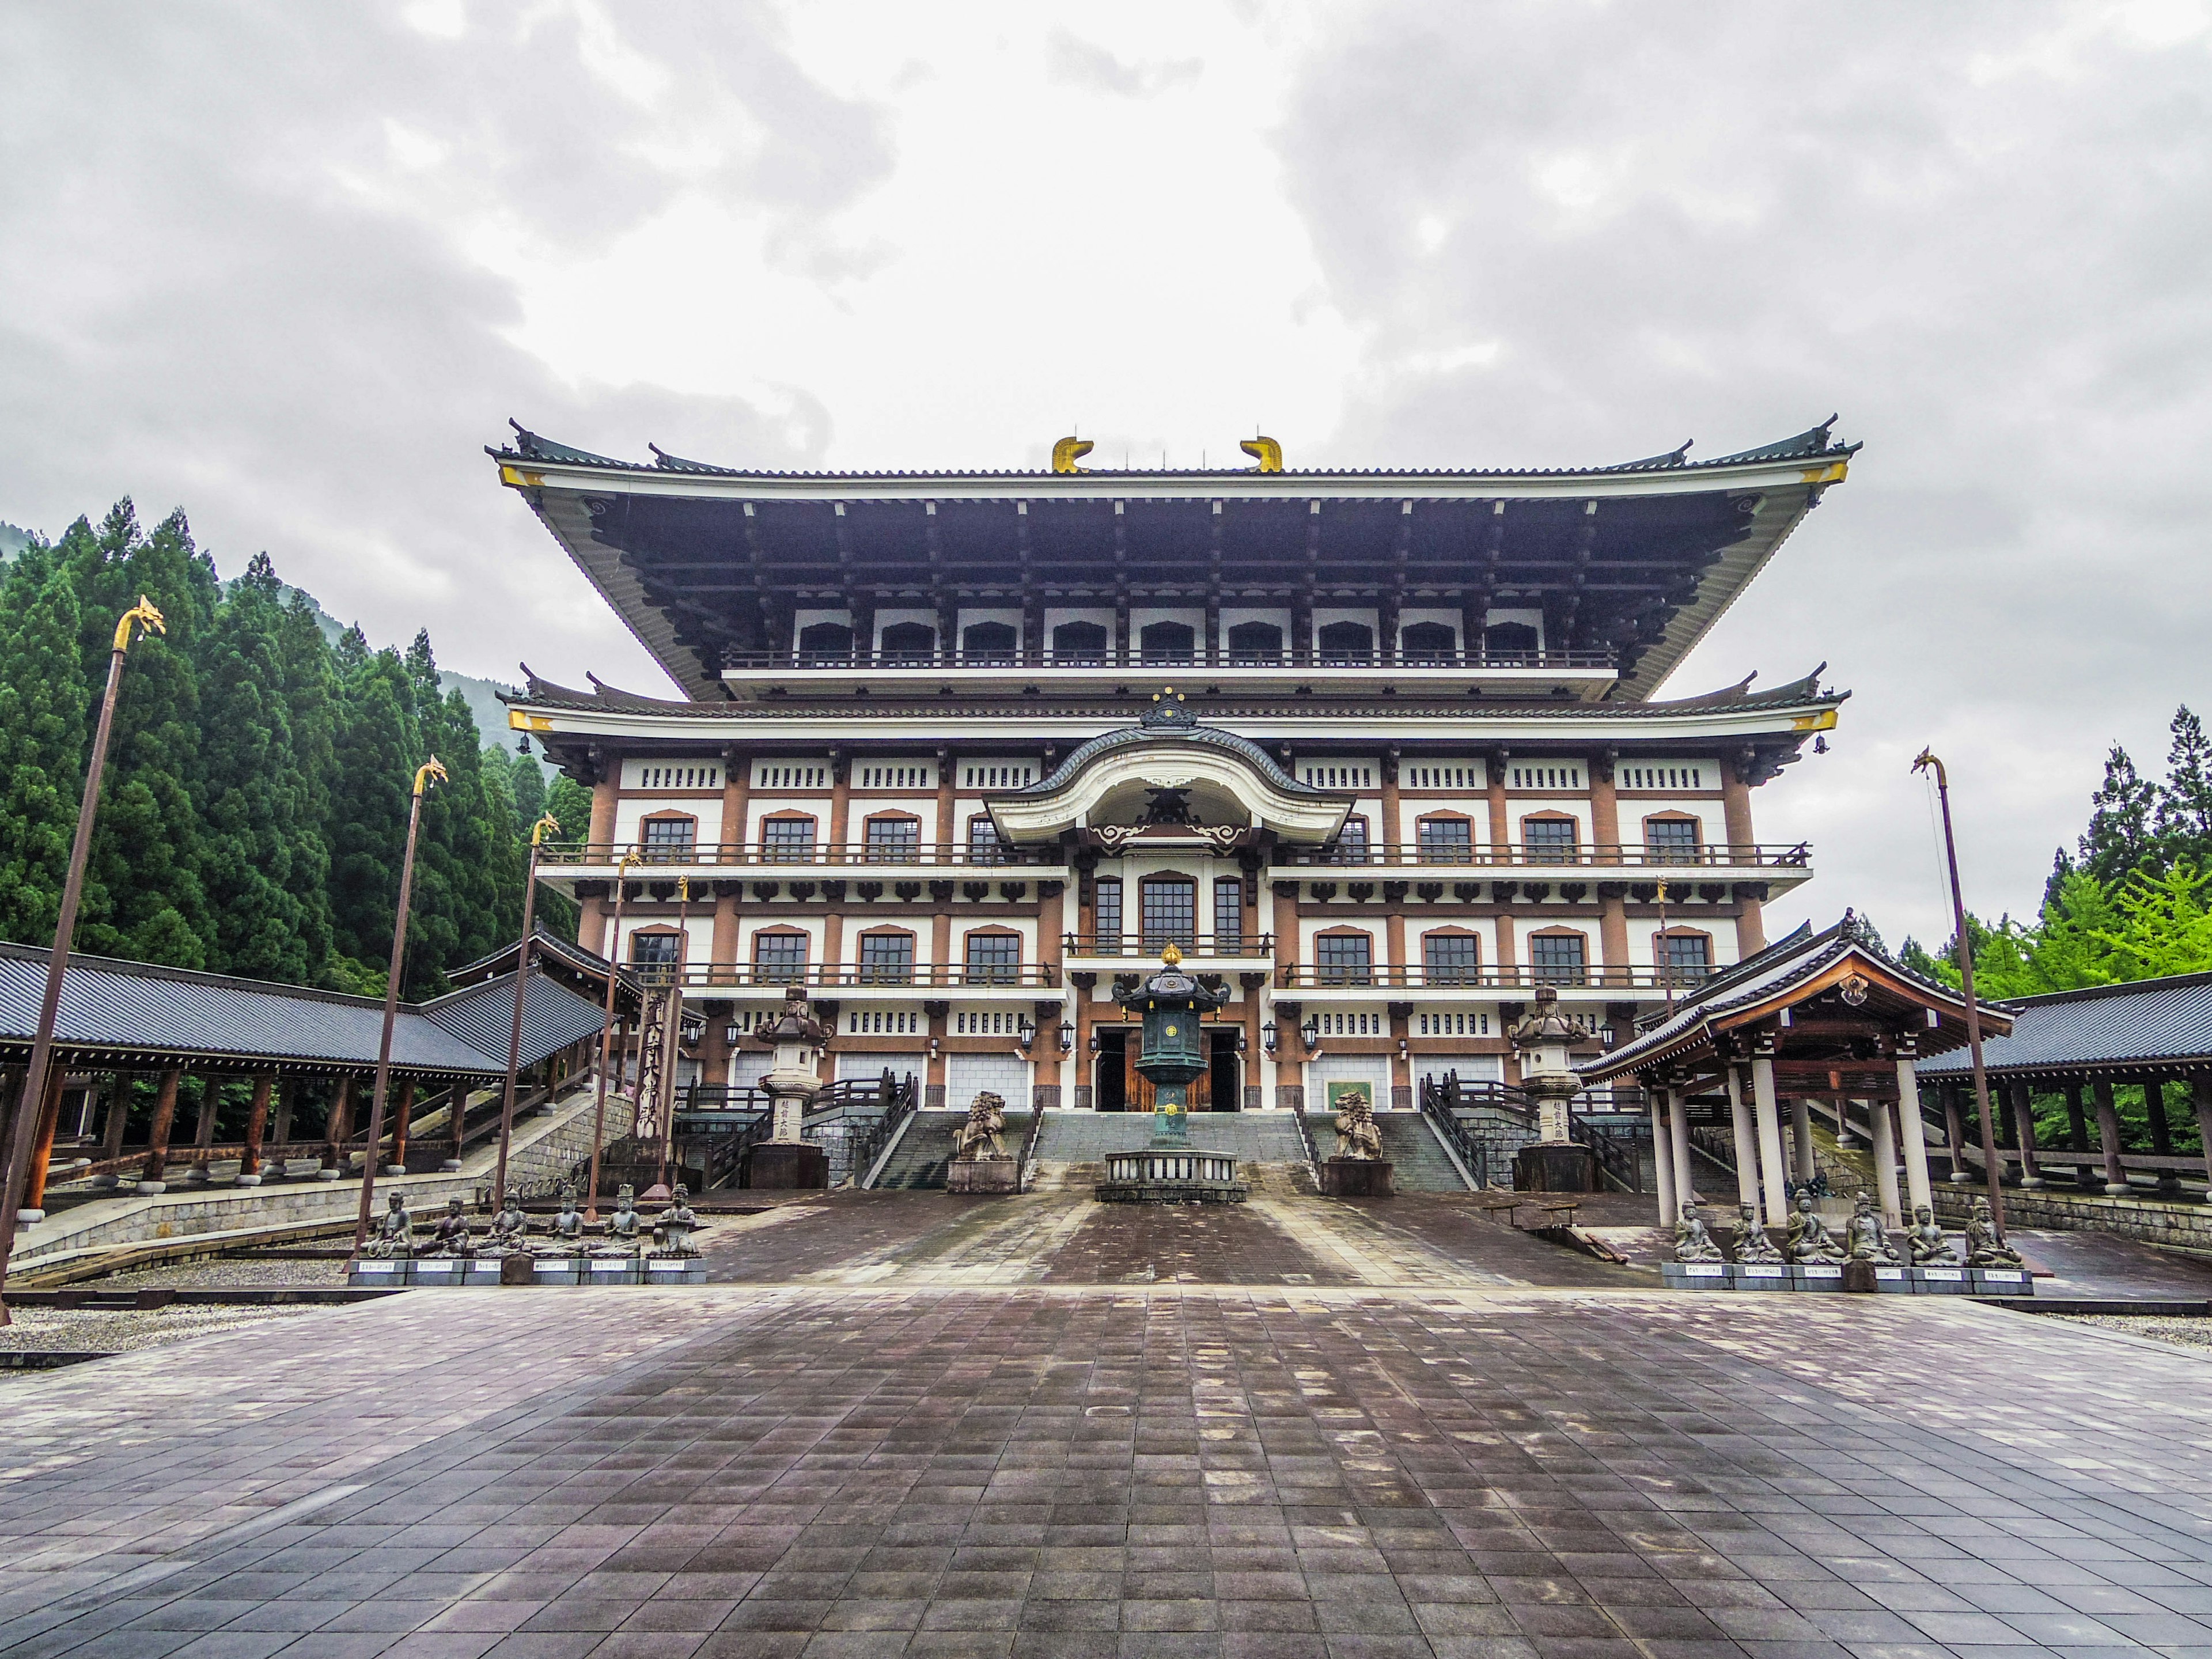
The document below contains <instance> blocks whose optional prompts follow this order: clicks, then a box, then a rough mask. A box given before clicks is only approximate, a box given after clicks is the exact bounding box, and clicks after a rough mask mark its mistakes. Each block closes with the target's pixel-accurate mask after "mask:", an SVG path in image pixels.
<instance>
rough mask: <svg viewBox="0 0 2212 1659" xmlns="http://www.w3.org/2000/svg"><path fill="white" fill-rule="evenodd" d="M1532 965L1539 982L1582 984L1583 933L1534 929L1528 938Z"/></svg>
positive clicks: (1529, 958)
mask: <svg viewBox="0 0 2212 1659" xmlns="http://www.w3.org/2000/svg"><path fill="white" fill-rule="evenodd" d="M1528 966H1529V968H1530V969H1532V970H1533V972H1534V975H1535V979H1536V982H1537V983H1538V984H1539V985H1580V984H1581V983H1583V936H1582V935H1581V934H1580V933H1534V934H1531V935H1530V936H1529V939H1528Z"/></svg>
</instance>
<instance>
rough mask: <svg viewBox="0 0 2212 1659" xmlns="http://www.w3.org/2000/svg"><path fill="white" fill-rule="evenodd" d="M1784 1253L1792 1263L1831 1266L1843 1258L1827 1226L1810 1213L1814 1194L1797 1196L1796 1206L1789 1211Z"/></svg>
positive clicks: (1839, 1247) (1842, 1249) (1840, 1247)
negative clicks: (1788, 1232) (1786, 1243)
mask: <svg viewBox="0 0 2212 1659" xmlns="http://www.w3.org/2000/svg"><path fill="white" fill-rule="evenodd" d="M1785 1251H1786V1254H1787V1255H1789V1257H1790V1260H1791V1261H1795V1262H1798V1263H1800V1264H1804V1263H1812V1264H1815V1265H1819V1266H1825V1267H1834V1266H1836V1265H1837V1264H1838V1263H1839V1262H1841V1261H1843V1259H1844V1247H1843V1246H1842V1245H1840V1244H1838V1243H1836V1236H1835V1235H1834V1234H1833V1233H1832V1232H1830V1231H1828V1224H1827V1223H1826V1222H1825V1221H1823V1220H1821V1219H1820V1217H1819V1216H1817V1215H1815V1214H1814V1212H1813V1195H1812V1194H1810V1193H1800V1194H1797V1207H1796V1209H1795V1210H1792V1211H1791V1212H1790V1242H1789V1243H1788V1245H1787V1246H1786V1247H1785Z"/></svg>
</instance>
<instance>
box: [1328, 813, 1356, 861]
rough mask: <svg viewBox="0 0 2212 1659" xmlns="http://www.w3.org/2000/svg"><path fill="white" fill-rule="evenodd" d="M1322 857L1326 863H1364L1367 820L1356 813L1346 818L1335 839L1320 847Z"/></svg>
mask: <svg viewBox="0 0 2212 1659" xmlns="http://www.w3.org/2000/svg"><path fill="white" fill-rule="evenodd" d="M1322 861H1323V862H1324V863H1328V864H1364V863H1366V862H1367V820H1366V819H1365V818H1364V817H1359V816H1358V815H1357V814H1354V815H1353V816H1352V817H1347V818H1346V819H1345V821H1344V828H1343V829H1340V830H1338V831H1337V832H1336V839H1335V840H1334V841H1333V842H1329V844H1328V846H1327V847H1325V848H1322Z"/></svg>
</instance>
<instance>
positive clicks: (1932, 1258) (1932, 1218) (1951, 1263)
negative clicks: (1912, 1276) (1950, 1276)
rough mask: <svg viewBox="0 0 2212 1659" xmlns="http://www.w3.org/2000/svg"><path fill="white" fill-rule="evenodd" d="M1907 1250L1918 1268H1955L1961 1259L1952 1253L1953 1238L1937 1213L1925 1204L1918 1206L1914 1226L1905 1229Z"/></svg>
mask: <svg viewBox="0 0 2212 1659" xmlns="http://www.w3.org/2000/svg"><path fill="white" fill-rule="evenodd" d="M1905 1248H1906V1249H1909V1250H1910V1251H1911V1253H1912V1265H1913V1266H1914V1267H1957V1266H1958V1265H1959V1258H1958V1257H1957V1256H1955V1255H1953V1254H1952V1253H1951V1236H1950V1234H1948V1233H1947V1232H1945V1231H1943V1229H1942V1225H1941V1224H1939V1223H1938V1222H1937V1221H1936V1212H1935V1211H1934V1210H1932V1209H1930V1208H1929V1206H1927V1205H1925V1204H1920V1205H1916V1206H1914V1207H1913V1211H1912V1225H1911V1226H1910V1227H1908V1228H1906V1229H1905Z"/></svg>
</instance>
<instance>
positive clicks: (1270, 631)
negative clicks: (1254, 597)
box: [1229, 622, 1283, 665]
mask: <svg viewBox="0 0 2212 1659" xmlns="http://www.w3.org/2000/svg"><path fill="white" fill-rule="evenodd" d="M1282 659H1283V630H1282V629H1279V628H1278V627H1276V626H1275V624H1274V623H1263V622H1248V623H1237V626H1236V627H1234V628H1232V629H1230V630H1229V660H1230V661H1231V662H1232V663H1242V664H1247V665H1249V664H1255V663H1273V662H1280V661H1282Z"/></svg>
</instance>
